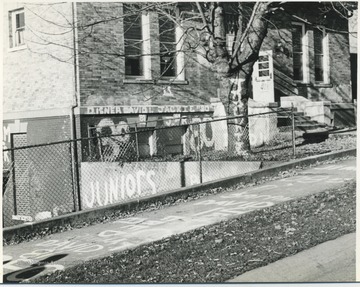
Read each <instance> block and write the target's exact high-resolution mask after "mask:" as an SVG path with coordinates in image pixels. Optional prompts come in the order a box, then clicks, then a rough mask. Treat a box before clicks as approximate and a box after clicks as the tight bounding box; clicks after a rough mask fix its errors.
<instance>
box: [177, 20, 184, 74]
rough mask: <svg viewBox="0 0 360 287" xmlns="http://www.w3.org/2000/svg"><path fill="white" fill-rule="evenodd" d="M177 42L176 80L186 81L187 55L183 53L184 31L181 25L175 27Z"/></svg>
mask: <svg viewBox="0 0 360 287" xmlns="http://www.w3.org/2000/svg"><path fill="white" fill-rule="evenodd" d="M175 41H176V51H177V53H176V79H177V80H180V81H185V54H184V52H183V46H184V31H183V29H182V28H181V26H180V25H176V26H175Z"/></svg>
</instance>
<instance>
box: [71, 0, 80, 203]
mask: <svg viewBox="0 0 360 287" xmlns="http://www.w3.org/2000/svg"><path fill="white" fill-rule="evenodd" d="M71 8H72V23H73V45H74V57H73V58H74V81H75V88H74V90H75V93H74V97H73V101H72V104H71V111H70V121H71V140H72V142H73V143H74V144H73V149H72V151H73V154H72V157H73V160H72V168H73V178H74V181H75V183H74V185H75V186H76V191H77V201H78V206H77V207H78V210H81V197H80V176H79V168H80V166H79V156H78V141H76V140H77V134H76V117H75V109H76V108H77V107H78V96H79V95H80V85H79V84H80V83H79V69H78V67H79V59H78V42H77V18H76V15H77V14H76V13H77V12H76V2H72V3H71ZM80 145H81V143H80ZM74 199H75V198H74ZM75 202H76V200H74V204H75ZM75 210H77V209H76V208H75Z"/></svg>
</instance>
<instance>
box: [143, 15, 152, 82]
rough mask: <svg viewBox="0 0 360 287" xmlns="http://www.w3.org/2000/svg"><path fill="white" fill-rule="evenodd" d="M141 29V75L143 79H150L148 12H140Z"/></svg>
mask: <svg viewBox="0 0 360 287" xmlns="http://www.w3.org/2000/svg"><path fill="white" fill-rule="evenodd" d="M141 24H142V25H141V29H142V39H143V55H144V56H143V69H144V71H143V75H144V79H146V80H149V79H151V42H150V13H146V14H142V16H141Z"/></svg>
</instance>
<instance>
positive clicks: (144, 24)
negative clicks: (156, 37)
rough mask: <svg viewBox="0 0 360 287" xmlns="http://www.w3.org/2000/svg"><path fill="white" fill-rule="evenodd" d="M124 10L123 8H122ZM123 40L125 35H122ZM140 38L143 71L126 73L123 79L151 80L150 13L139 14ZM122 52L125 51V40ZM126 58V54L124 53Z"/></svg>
mask: <svg viewBox="0 0 360 287" xmlns="http://www.w3.org/2000/svg"><path fill="white" fill-rule="evenodd" d="M123 11H124V10H123ZM124 40H125V37H124ZM141 40H142V51H141V53H142V56H141V58H142V61H143V67H142V68H143V71H142V75H139V76H135V75H126V73H125V79H144V80H151V79H152V74H151V41H150V13H143V14H141ZM123 45H124V52H125V41H124V43H123ZM125 58H126V55H125Z"/></svg>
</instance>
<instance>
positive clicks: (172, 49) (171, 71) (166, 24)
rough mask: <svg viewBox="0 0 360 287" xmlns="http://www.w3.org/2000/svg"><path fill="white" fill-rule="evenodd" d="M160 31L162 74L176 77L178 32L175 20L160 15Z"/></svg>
mask: <svg viewBox="0 0 360 287" xmlns="http://www.w3.org/2000/svg"><path fill="white" fill-rule="evenodd" d="M170 13H171V12H170ZM170 15H171V14H170ZM172 16H173V15H172ZM159 33H160V36H159V38H160V68H161V75H162V76H166V77H174V76H176V34H175V23H174V21H172V20H171V19H169V18H168V17H167V16H164V15H159Z"/></svg>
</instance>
